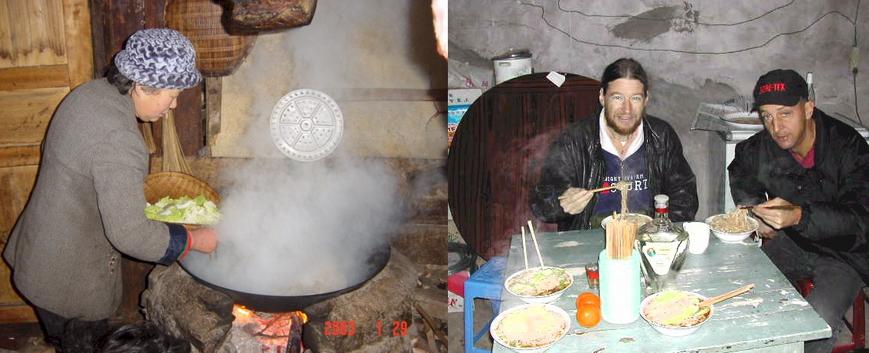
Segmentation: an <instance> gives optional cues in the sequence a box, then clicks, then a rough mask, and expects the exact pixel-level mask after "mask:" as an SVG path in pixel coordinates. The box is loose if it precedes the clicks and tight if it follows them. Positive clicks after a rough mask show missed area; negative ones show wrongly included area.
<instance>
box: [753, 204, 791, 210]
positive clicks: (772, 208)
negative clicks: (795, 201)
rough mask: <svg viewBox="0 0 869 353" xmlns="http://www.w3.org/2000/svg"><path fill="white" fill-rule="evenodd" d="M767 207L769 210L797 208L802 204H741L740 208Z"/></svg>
mask: <svg viewBox="0 0 869 353" xmlns="http://www.w3.org/2000/svg"><path fill="white" fill-rule="evenodd" d="M755 207H757V208H765V209H768V210H795V209H797V208H799V207H800V205H778V206H758V205H748V206H739V208H741V209H744V210H750V209H752V208H755Z"/></svg>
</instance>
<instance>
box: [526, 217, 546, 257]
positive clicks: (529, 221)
mask: <svg viewBox="0 0 869 353" xmlns="http://www.w3.org/2000/svg"><path fill="white" fill-rule="evenodd" d="M528 230H530V231H531V240H532V241H534V249H535V250H537V258H538V259H540V267H544V266H546V265H544V264H543V256H541V255H540V245H537V235H535V234H534V226H532V225H531V220H530V219H529V220H528Z"/></svg>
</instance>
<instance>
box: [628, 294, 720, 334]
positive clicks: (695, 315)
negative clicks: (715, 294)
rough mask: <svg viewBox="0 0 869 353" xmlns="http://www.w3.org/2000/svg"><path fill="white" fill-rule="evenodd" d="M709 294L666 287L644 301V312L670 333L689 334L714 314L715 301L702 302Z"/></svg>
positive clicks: (664, 330)
mask: <svg viewBox="0 0 869 353" xmlns="http://www.w3.org/2000/svg"><path fill="white" fill-rule="evenodd" d="M704 300H706V297H704V296H702V295H700V294H697V293H692V292H685V291H680V290H666V291H663V292H658V293H655V294H652V295H650V296H648V297H646V299H643V302H642V303H640V316H642V317H643V320H646V322H648V323H649V325H651V326H652V327H653V328H654V329H655V330H656V331H658V332H660V333H662V334H664V335H666V336H676V337H678V336H687V335H690V334H692V333H694V332H695V331H697V329H699V328H700V326H701V325H703V324H704V323H705V322H706V321H708V320H709V318H710V317H712V313H713V310H714V309H713V307H712V305H708V306H700V302H702V301H704Z"/></svg>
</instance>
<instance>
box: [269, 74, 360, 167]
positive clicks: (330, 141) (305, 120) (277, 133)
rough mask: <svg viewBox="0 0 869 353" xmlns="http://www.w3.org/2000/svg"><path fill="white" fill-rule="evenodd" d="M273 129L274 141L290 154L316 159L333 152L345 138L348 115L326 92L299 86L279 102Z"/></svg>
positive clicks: (305, 159)
mask: <svg viewBox="0 0 869 353" xmlns="http://www.w3.org/2000/svg"><path fill="white" fill-rule="evenodd" d="M269 129H270V131H271V135H272V141H273V142H274V143H275V145H276V146H277V147H278V149H279V150H280V151H281V152H282V153H283V154H285V155H287V157H290V158H292V159H295V160H297V161H305V162H310V161H316V160H318V159H321V158H324V157H326V156H328V155H329V154H331V153H332V151H334V150H335V148H336V147H337V146H338V144H339V143H340V142H341V136H342V134H343V132H344V116H343V114H341V109H339V108H338V104H337V103H335V101H334V100H332V98H331V97H329V96H328V95H326V94H325V93H323V92H320V91H317V90H313V89H298V90H295V91H291V92H290V93H287V94H286V95H284V96H283V97H281V99H280V100H279V101H278V103H277V104H275V107H274V109H272V115H271V118H270V119H269Z"/></svg>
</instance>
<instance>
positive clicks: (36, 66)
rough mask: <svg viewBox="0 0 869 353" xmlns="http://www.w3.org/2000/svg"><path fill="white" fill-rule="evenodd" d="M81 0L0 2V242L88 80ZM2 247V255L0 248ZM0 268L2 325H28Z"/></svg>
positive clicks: (30, 317) (26, 310) (86, 25)
mask: <svg viewBox="0 0 869 353" xmlns="http://www.w3.org/2000/svg"><path fill="white" fill-rule="evenodd" d="M92 57H93V50H92V44H91V23H90V13H89V10H88V1H87V0H4V1H0V107H2V108H0V205H2V206H0V242H2V244H0V245H2V247H5V246H6V238H7V237H8V236H9V232H10V231H11V229H12V226H13V225H14V224H15V221H16V220H17V218H18V214H19V213H20V212H21V210H22V209H23V208H24V205H25V203H26V202H27V198H28V197H29V195H30V190H31V189H32V187H33V182H34V181H35V179H36V170H37V167H38V165H39V158H40V155H39V152H40V145H41V143H42V139H43V137H44V135H45V130H46V128H47V127H48V122H49V120H50V119H51V116H52V114H53V113H54V110H55V108H57V105H58V104H59V103H60V101H61V100H62V99H63V97H64V96H66V94H67V93H69V91H70V90H71V89H72V88H75V87H76V86H78V85H80V84H82V83H84V82H87V81H88V80H90V79H92V78H93V61H92V60H93V59H92ZM2 247H0V248H2ZM34 321H36V317H35V315H34V313H33V311H32V309H31V308H30V307H29V306H28V305H26V304H25V303H24V301H23V300H22V299H21V298H20V297H19V296H18V295H17V294H16V293H15V291H14V289H13V288H12V283H11V280H10V271H9V268H8V267H6V264H5V263H2V264H0V323H9V322H34Z"/></svg>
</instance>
